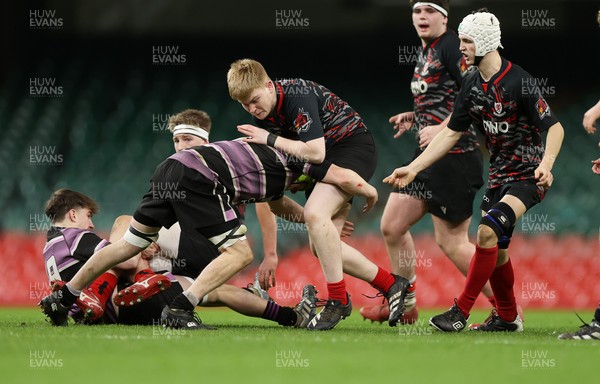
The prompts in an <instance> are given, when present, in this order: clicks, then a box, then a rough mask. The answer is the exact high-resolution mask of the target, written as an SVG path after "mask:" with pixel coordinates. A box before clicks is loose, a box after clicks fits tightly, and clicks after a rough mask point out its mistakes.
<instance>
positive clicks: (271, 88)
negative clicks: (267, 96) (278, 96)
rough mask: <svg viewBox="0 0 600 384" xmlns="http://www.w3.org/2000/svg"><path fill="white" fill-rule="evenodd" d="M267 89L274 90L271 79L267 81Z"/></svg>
mask: <svg viewBox="0 0 600 384" xmlns="http://www.w3.org/2000/svg"><path fill="white" fill-rule="evenodd" d="M267 89H268V90H269V92H271V91H273V90H275V84H273V81H272V80H271V79H269V80H268V81H267Z"/></svg>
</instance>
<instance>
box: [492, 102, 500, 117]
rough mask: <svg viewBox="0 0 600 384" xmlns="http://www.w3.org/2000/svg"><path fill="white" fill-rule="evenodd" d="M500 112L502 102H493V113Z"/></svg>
mask: <svg viewBox="0 0 600 384" xmlns="http://www.w3.org/2000/svg"><path fill="white" fill-rule="evenodd" d="M501 113H502V103H500V102H495V103H494V114H495V115H500V114H501Z"/></svg>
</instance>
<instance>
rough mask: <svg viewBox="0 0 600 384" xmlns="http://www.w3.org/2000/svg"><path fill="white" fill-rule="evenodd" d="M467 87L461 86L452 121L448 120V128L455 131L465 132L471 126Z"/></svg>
mask: <svg viewBox="0 0 600 384" xmlns="http://www.w3.org/2000/svg"><path fill="white" fill-rule="evenodd" d="M466 89H467V88H466V87H465V88H461V90H460V92H458V95H457V96H456V100H455V101H454V109H453V110H452V116H450V121H449V122H448V128H450V129H451V130H453V131H457V132H464V131H467V130H468V129H469V127H470V126H471V117H470V116H469V113H468V111H467V105H466V102H465V93H466V91H465V90H466Z"/></svg>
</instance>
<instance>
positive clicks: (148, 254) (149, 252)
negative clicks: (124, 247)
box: [140, 243, 160, 260]
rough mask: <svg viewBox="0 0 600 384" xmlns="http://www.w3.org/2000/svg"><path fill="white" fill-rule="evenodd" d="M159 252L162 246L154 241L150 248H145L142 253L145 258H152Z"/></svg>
mask: <svg viewBox="0 0 600 384" xmlns="http://www.w3.org/2000/svg"><path fill="white" fill-rule="evenodd" d="M158 252H160V246H159V245H158V244H156V243H152V244H150V246H148V248H146V249H144V250H143V251H142V253H141V254H140V255H141V256H142V259H144V260H151V259H152V258H153V257H154V255H156V254H157V253H158Z"/></svg>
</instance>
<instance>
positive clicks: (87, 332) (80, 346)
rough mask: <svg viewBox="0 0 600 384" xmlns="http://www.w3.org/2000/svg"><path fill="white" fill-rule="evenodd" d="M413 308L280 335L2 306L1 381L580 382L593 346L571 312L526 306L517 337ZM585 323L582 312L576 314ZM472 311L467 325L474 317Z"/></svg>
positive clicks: (224, 324) (274, 329)
mask: <svg viewBox="0 0 600 384" xmlns="http://www.w3.org/2000/svg"><path fill="white" fill-rule="evenodd" d="M439 312H440V311H425V310H422V311H421V317H420V319H419V321H418V322H417V323H416V324H415V325H412V326H400V327H397V328H390V327H388V326H387V324H385V323H384V324H381V325H380V324H371V323H370V322H368V321H363V320H362V318H361V316H360V315H359V313H358V310H357V309H355V311H354V313H353V314H352V316H351V317H349V318H348V319H346V320H344V321H342V322H341V323H340V324H339V325H338V326H337V327H336V329H334V330H333V331H328V332H310V331H306V330H301V329H288V328H283V327H279V326H277V325H275V324H274V323H271V322H267V321H265V320H261V319H253V318H247V317H244V316H242V315H239V314H236V313H234V312H231V311H228V310H215V309H210V310H205V309H201V310H200V314H201V316H202V318H203V320H204V322H205V323H207V324H211V325H215V326H217V327H218V328H219V329H218V330H216V331H196V332H191V331H178V330H165V329H163V328H161V327H159V326H146V327H133V326H130V327H127V326H115V325H107V326H95V327H86V326H76V325H73V324H72V323H70V325H69V326H68V327H66V328H55V327H51V326H50V325H49V324H48V323H46V322H45V320H44V317H43V315H42V314H41V312H40V311H39V310H38V309H37V308H31V309H30V308H26V309H23V308H22V309H7V308H4V309H0V345H2V348H1V350H0V372H1V375H2V376H1V377H2V382H3V383H16V382H20V383H86V384H87V383H126V382H127V383H135V382H139V383H182V382H195V383H236V384H237V383H240V384H242V383H243V384H246V383H261V384H262V383H286V384H287V383H310V382H311V381H318V382H325V381H326V382H331V383H375V382H389V383H404V382H406V383H410V384H416V383H435V382H438V383H448V382H449V383H475V382H477V383H504V384H505V383H507V382H508V383H511V381H510V380H512V382H513V383H517V382H518V383H523V384H525V383H536V382H539V383H586V382H588V383H589V382H596V378H595V374H594V373H595V371H596V370H597V369H596V368H594V367H595V366H594V365H593V361H595V360H596V359H597V357H598V353H599V352H598V348H600V341H567V340H557V338H556V336H557V335H558V334H559V333H561V332H564V331H570V330H574V329H576V328H577V327H578V326H579V320H578V319H577V317H576V316H575V315H574V314H573V312H569V311H564V312H558V311H526V322H525V332H524V333H522V334H480V333H475V332H468V331H464V332H462V333H459V334H444V333H441V332H437V331H435V330H433V329H432V328H431V327H429V326H428V325H427V319H429V317H430V316H432V315H434V314H436V313H439ZM582 315H583V316H584V318H585V319H586V320H589V319H588V318H591V311H587V312H583V313H582ZM485 316H486V313H485V312H482V311H475V312H474V313H473V314H472V316H471V319H472V320H478V319H483V318H484V317H485Z"/></svg>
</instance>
